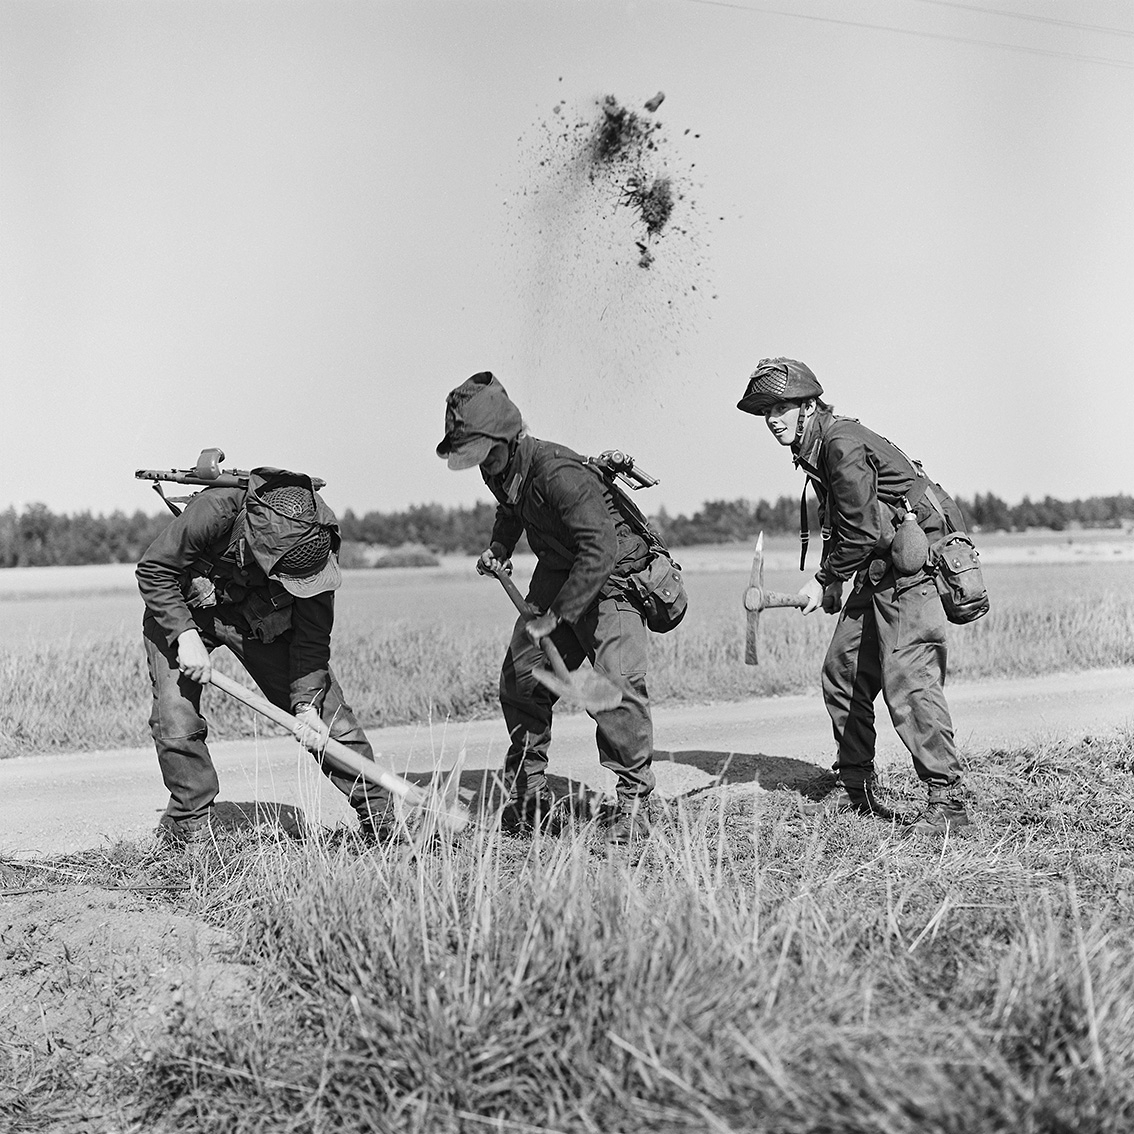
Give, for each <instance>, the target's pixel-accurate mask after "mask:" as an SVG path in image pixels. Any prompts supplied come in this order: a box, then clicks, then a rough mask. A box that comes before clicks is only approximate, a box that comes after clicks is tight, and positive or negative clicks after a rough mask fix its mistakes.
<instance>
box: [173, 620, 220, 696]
mask: <svg viewBox="0 0 1134 1134" xmlns="http://www.w3.org/2000/svg"><path fill="white" fill-rule="evenodd" d="M177 668H178V669H179V670H181V672H182V673H183V674H185V676H186V677H188V678H189V679H190V680H191V681H198V682H200V683H201V684H202V685H207V684H208V683H209V681H210V680H211V678H212V676H213V665H212V662H211V661H210V660H209V651H208V648H207V647H206V646H205V643H204V641H202V639H201V635H200V634H199V633H198V632H197V631H196V630H195V629H193V628H192V627H190V628H189V629H188V630H182V631H181V633H180V634H178V636H177Z"/></svg>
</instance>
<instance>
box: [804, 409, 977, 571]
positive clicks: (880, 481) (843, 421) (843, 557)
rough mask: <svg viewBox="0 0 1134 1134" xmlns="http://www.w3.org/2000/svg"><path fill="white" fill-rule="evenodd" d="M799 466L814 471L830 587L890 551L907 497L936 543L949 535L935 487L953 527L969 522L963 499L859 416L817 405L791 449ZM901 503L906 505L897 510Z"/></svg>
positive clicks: (823, 567)
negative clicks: (960, 506)
mask: <svg viewBox="0 0 1134 1134" xmlns="http://www.w3.org/2000/svg"><path fill="white" fill-rule="evenodd" d="M792 451H793V453H794V454H795V463H796V464H797V465H799V467H800V468H802V469H803V470H804V472H806V473H807V475H808V477H809V478H810V479H811V482H812V484H814V485H815V491H816V494H817V495H818V497H819V515H820V520H821V522H822V524H823V528H824V532H825V533H826V532H827V531H828V530H829V531H830V535H829V537H828V538H827V539H826V540H825V542H824V547H823V562H822V564H821V565H820V567H819V570H818V571H816V573H815V578H816V579H817V580H818V581H819V582H820V583H822V584H823V586H827V585H829V584H830V583H834V582H839V581H842V580H846V579H850V578H851V577H852V576H854V575H855V574H857V572H859V571H861V570H862V569H863V568H864V567H866V566H867V564H868V563H869V562H870V560H871V559H873V558H876V557H878V556H879V555H883V556H884V555H885V554H886V552H887V550H888V548H889V540H890V539H892V537H893V534H894V522H895V520H896V519H897V518H898V516H899V515H900V514H901V512H904V506H901V501H902V500H903V498H905V499H908V501H909V504H910V506H911V508H912V509H913V511H914V512H915V513H916V515H917V519H918V523H919V524H920V525H921V527H922V529H923V530H924V531H925V533H926V535H927V536H928V537H929V540H930V542H932V541H933V540H934V539H935V538H937V537H939V536H941V535H944V534H945V524H944V521H943V520H942V519H941V517H940V514H939V513H938V512H937V511H936V510H935V509H934V508H933V507H932V505H931V504H930V503H929V502H927V500H926V499H925V489H926V487H927V486H929V485H932V487H933V488H934V489H935V490H936V493H937V496H938V499H939V500H940V501H941V502H942V504H943V505H944V507H945V510H946V511H947V512H948V513H949V514H950V520H951V521H952V522H953V523H954V526H955V527H957V528H959V529H963V528H964V522H963V519H962V518H961V515H960V512H959V511H957V506H956V504H954V503H953V501H952V499H950V498H949V497H948V495H947V494H946V493H945V491H944V489H942V488H941V487H940V485H934V484H933V482H932V481H930V480H929V479H928V478H927V477H926V476H925V474H924V473H923V472H922V470H921V468H920V466H918V465H915V464H914V463H913V462H912V461H911V460H910V459H909V457H907V456H906V455H905V453H903V452H902V451H901V450H900V449H899V448H898V447H897V446H896V445H895V444H893V442H891V441H887V440H886V438H885V437H883V436H881V435H880V434H878V433H875V432H874V431H873V430H871V429H867V428H866V426H865V425H863V424H862V423H861V422H859V421H856V420H855V419H854V418H852V417H837V416H836V415H835V414H833V413H831V412H830V411H828V410H817V411H816V412H815V414H814V416H813V417H812V418H811V420H810V421H809V422H808V424H807V427H806V428H805V429H804V431H803V437H802V438H801V439H800V445H799V449H798V451H796V450H795V447H794V446H793V447H792ZM894 506H901V511H898V512H896V511H895V507H894Z"/></svg>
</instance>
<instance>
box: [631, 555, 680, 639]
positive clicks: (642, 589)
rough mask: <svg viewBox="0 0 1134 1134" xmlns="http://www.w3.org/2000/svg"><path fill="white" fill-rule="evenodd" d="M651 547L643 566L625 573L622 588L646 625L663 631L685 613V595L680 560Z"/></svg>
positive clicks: (655, 630) (654, 629)
mask: <svg viewBox="0 0 1134 1134" xmlns="http://www.w3.org/2000/svg"><path fill="white" fill-rule="evenodd" d="M652 550H653V554H652V556H651V558H650V561H649V563H648V564H647V565H646V566H645V568H643V569H642V570H641V571H636V572H634V574H633V575H629V576H627V578H626V580H625V585H626V592H627V594H628V595H629V597H630V599H631V601H632V602H633V603H634V605H635V606H636V607H638V609H639V610H640V611H641V612H642V614H643V616H644V617H645V619H646V627H647V628H648V629H650V630H652V631H653V632H654V633H655V634H666V633H668V632H669V631H670V630H672V629H673V628H674V627H675V626H677V625H678V624H679V623H680V622H681V620H682V619H683V618H684V617H685V612H686V611H687V610H688V609H689V596H688V594H686V591H685V584H684V583H683V582H682V581H681V564H680V563H675V562H674V561H673V560H672V559H671V558H670V557H669V553H668V552H666V551H661V550H659V549H658V548H656V547H655V548H654V549H652Z"/></svg>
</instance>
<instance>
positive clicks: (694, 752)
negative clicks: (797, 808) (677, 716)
mask: <svg viewBox="0 0 1134 1134" xmlns="http://www.w3.org/2000/svg"><path fill="white" fill-rule="evenodd" d="M666 760H669V761H672V762H673V763H675V764H686V765H689V766H691V767H693V768H696V769H698V770H699V771H701V772H704V773H706V774H707V775H709V776H710V777H711V781H710V782H709V783H707V784H703V785H702V786H700V787H696V788H693V789H692V790H691V791H688V792H685V793H683V796H692V795H699V794H701V793H702V792H705V791H712V790H713V789H714V788H717V787H722V786H725V785H728V784H752V783H754V784H758V785H759V786H760V787H761V788H763V789H764V790H765V791H775V790H776V789H777V788H787V789H789V790H791V791H797V792H799V794H800V795H802V796H804V797H806V798H807V799H822V798H823V796H825V795H826V794H827V793H828V792H829V791H830V790H831V789H832V788H833V787H834V784H835V777H834V774H833V773H832V772H830V771H828V770H827V769H825V768H820V767H818V766H817V765H815V764H812V763H809V762H808V761H807V760H797V759H796V758H795V757H794V756H769V755H767V754H766V753H763V752H713V751H711V750H708V749H704V748H689V749H685V750H683V751H679V752H665V751H662V750H660V749H659V750H657V751H655V752H654V767H655V768H657V767H658V765H659V764H661V763H662V762H663V761H666Z"/></svg>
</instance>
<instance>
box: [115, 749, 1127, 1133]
mask: <svg viewBox="0 0 1134 1134" xmlns="http://www.w3.org/2000/svg"><path fill="white" fill-rule="evenodd" d="M1132 770H1134V735H1132V734H1121V735H1118V736H1116V737H1113V738H1109V739H1105V740H1101V741H1100V740H1095V741H1092V740H1089V739H1088V740H1086V741H1083V742H1080V743H1076V744H1070V743H1056V742H1051V743H1048V744H1047V745H1045V746H1043V747H1040V748H1036V749H1031V750H1026V751H1024V750H1022V751H1017V752H994V753H991V754H987V755H985V756H982V758H981V760H980V761H979V763H974V766H973V767H972V768H971V770H970V777H969V783H970V784H971V790H972V792H973V793H974V796H975V797H976V811H975V813H976V815H977V825H976V829H975V830H974V831H972V832H971V833H969V834H968V835H966V836H963V837H959V838H957V839H955V840H953V841H950V842H947V843H945V844H941V843H935V844H926V843H917V842H909V841H906V840H902V839H901V838H900V837H897V836H896V835H894V836H892V835H890V834H889V833H888V832H887V831H886V830H884V829H880V828H879V826H878V825H877V824H876V823H875V822H874V821H872V820H868V819H864V818H862V817H857V816H853V815H844V816H834V817H833V816H831V815H827V814H819V815H813V814H805V813H804V811H803V809H802V808H801V803H800V799H799V797H797V796H795V795H793V794H792V793H790V792H788V791H778V792H773V793H763V794H760V795H757V796H752V795H750V794H744V793H733V794H729V793H723V792H709V793H704V794H702V795H701V796H700V797H695V798H692V799H689V800H687V801H685V802H683V803H681V804H679V805H674V806H673V807H672V808H671V809H670V810H669V811H668V813H667V814H665V815H664V816H662V817H661V819H660V822H659V824H658V830H657V832H656V836H655V838H654V839H653V840H652V841H651V843H650V844H649V847H648V849H647V850H646V851H645V852H644V853H643V854H641V856H640V857H637V858H635V857H633V856H619V857H615V858H608V857H607V856H605V855H603V854H602V853H596V849H597V846H598V843H597V841H596V839H597V836H596V834H595V833H594V832H593V831H591V830H590V829H589V828H582V829H580V830H577V831H576V832H574V833H573V834H568V835H565V836H562V837H560V838H554V839H552V838H544V839H537V840H535V841H534V842H532V843H520V842H517V841H516V840H512V839H509V838H506V837H504V836H502V835H501V834H500V833H499V831H498V830H496V829H493V828H491V827H486V828H483V829H480V830H478V831H476V832H474V833H473V834H471V835H470V836H469V837H468V838H467V839H466V840H465V841H464V842H463V843H461V844H460V845H458V846H456V847H447V846H441V847H437V848H434V849H432V850H431V851H428V852H427V853H423V854H421V855H418V856H416V857H415V856H412V855H406V854H405V853H397V852H393V851H386V852H383V851H377V852H373V853H369V854H365V855H362V856H361V857H356V856H354V855H353V854H350V853H348V852H347V851H345V850H342V849H340V850H337V851H328V850H327V849H326V848H325V847H321V846H314V847H307V848H294V847H288V846H286V845H283V846H274V847H269V848H265V847H262V846H255V845H243V846H239V845H235V844H234V845H233V846H232V847H231V848H230V849H229V850H228V851H227V852H226V851H223V849H222V851H221V853H219V854H218V855H216V856H214V858H212V859H211V860H210V859H208V858H204V859H202V860H199V861H198V862H197V863H196V864H194V865H193V866H191V867H190V868H189V869H190V873H191V877H192V879H193V885H194V889H193V898H192V901H193V903H194V904H195V905H196V907H197V908H198V910H199V911H200V912H201V913H202V915H203V916H205V917H207V918H209V919H210V920H214V921H216V922H218V923H219V924H222V925H224V926H225V927H226V928H228V929H229V930H231V931H232V932H233V933H234V934H235V935H236V936H238V937H239V938H240V939H242V940H243V941H244V942H245V943H246V944H245V948H244V954H243V957H242V959H243V960H246V961H248V962H250V963H252V964H254V965H255V966H256V968H257V971H258V972H259V974H260V981H261V983H260V988H259V995H258V997H257V998H256V1000H255V1002H254V1003H253V1004H251V1005H250V1006H249V1008H248V1010H247V1011H246V1012H245V1013H244V1014H242V1015H240V1016H239V1017H237V1018H232V1019H229V1020H227V1021H225V1022H222V1023H220V1024H218V1023H217V1021H216V1020H215V1019H214V1018H213V1015H212V1014H211V1013H208V1012H206V1011H202V1012H200V1013H199V1014H198V1015H196V1016H193V1015H190V1016H189V1017H187V1018H186V1019H185V1021H184V1022H183V1023H182V1025H181V1027H180V1029H179V1030H178V1031H177V1032H176V1034H174V1035H173V1036H171V1037H170V1039H169V1042H168V1044H167V1045H166V1046H165V1047H164V1048H162V1049H161V1050H160V1051H158V1052H157V1055H156V1058H155V1059H154V1060H153V1061H152V1062H151V1063H149V1064H148V1065H147V1066H146V1068H145V1069H144V1070H141V1071H138V1070H137V1069H135V1073H136V1074H139V1075H140V1076H141V1077H140V1079H138V1081H137V1084H136V1088H135V1089H136V1090H137V1091H138V1092H139V1094H138V1097H139V1099H144V1100H147V1103H146V1105H148V1107H149V1113H150V1115H151V1116H152V1117H153V1118H155V1119H156V1118H158V1117H161V1118H162V1119H163V1120H165V1121H167V1122H169V1123H170V1125H176V1128H177V1129H178V1130H180V1131H185V1132H194V1134H195V1132H198V1131H201V1132H203V1131H210V1132H212V1131H216V1132H219V1131H225V1132H226V1134H230V1132H243V1131H262V1130H288V1131H297V1132H298V1131H311V1132H313V1134H315V1132H323V1131H327V1132H329V1131H390V1132H402V1131H405V1132H422V1134H424V1132H426V1131H429V1132H431V1134H432V1132H449V1131H453V1132H456V1131H472V1130H479V1129H484V1130H501V1131H524V1130H555V1131H568V1132H575V1131H579V1132H593V1131H620V1132H625V1134H636V1132H639V1131H641V1132H646V1131H651V1132H658V1131H721V1132H724V1131H746V1132H748V1131H768V1132H772V1131H774V1132H777V1134H796V1132H800V1134H802V1132H803V1131H832V1132H834V1131H839V1132H843V1131H853V1132H863V1134H867V1132H869V1134H906V1132H909V1134H915V1132H916V1134H926V1132H927V1131H930V1132H934V1131H950V1132H957V1134H960V1132H962V1131H963V1132H970V1131H977V1130H979V1131H997V1130H1000V1131H1023V1132H1036V1134H1039V1132H1045V1131H1050V1132H1056V1131H1061V1132H1062V1131H1077V1132H1078V1131H1097V1132H1104V1131H1106V1132H1111V1131H1113V1132H1115V1134H1118V1132H1120V1131H1127V1130H1129V1129H1131V1128H1132V1124H1134V944H1132V943H1131V939H1130V934H1129V925H1130V919H1131V916H1132V915H1134V870H1132V869H1131V866H1130V862H1129V857H1128V854H1127V850H1128V848H1129V846H1130V845H1131V844H1132V839H1134V780H1132ZM892 786H893V787H895V788H896V790H897V791H898V793H899V794H902V793H906V794H908V795H911V796H913V795H914V794H916V787H915V785H914V784H913V783H912V782H911V780H910V779H909V778H908V777H899V778H898V779H897V780H896V781H895V783H894V784H893V785H892Z"/></svg>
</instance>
